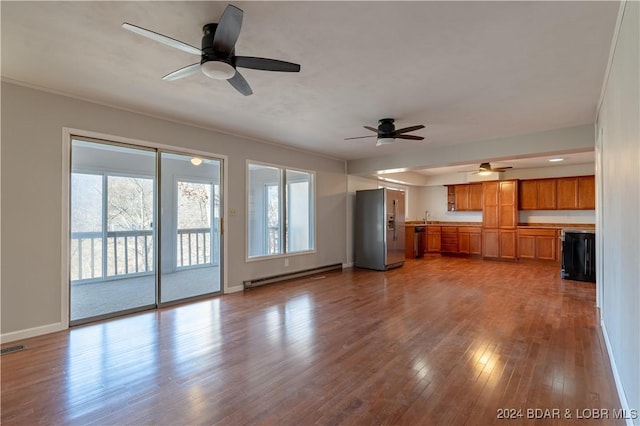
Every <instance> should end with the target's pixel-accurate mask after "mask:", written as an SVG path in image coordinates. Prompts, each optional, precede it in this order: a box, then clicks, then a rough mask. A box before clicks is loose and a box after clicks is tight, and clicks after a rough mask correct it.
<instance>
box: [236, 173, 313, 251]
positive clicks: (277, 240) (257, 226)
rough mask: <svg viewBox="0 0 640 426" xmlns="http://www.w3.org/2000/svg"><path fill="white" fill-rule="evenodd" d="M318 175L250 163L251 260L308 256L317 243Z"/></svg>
mask: <svg viewBox="0 0 640 426" xmlns="http://www.w3.org/2000/svg"><path fill="white" fill-rule="evenodd" d="M313 178H314V173H312V172H306V171H301V170H291V169H285V168H282V167H277V166H272V165H265V164H258V163H249V164H248V167H247V211H248V214H247V229H248V250H247V252H248V256H249V257H250V258H252V257H261V256H274V255H281V254H286V253H298V252H307V251H311V250H313V249H314V248H315V241H314V227H315V225H314V223H315V218H314V210H315V209H314V183H313Z"/></svg>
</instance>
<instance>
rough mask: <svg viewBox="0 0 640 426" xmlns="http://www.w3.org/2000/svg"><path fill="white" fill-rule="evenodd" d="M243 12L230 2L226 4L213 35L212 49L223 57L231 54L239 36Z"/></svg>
mask: <svg viewBox="0 0 640 426" xmlns="http://www.w3.org/2000/svg"><path fill="white" fill-rule="evenodd" d="M243 14H244V12H243V11H242V9H238V8H237V7H235V6H233V5H231V4H230V5H228V6H227V8H226V9H225V10H224V13H223V14H222V17H221V18H220V22H219V23H218V27H217V28H216V33H215V35H214V36H213V50H214V51H216V52H217V53H219V54H221V55H222V56H225V57H227V56H231V53H232V52H233V49H234V48H235V46H236V41H238V37H239V36H240V29H241V28H242V16H243Z"/></svg>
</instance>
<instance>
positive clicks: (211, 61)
mask: <svg viewBox="0 0 640 426" xmlns="http://www.w3.org/2000/svg"><path fill="white" fill-rule="evenodd" d="M217 28H218V24H215V23H212V24H207V25H205V26H204V27H202V48H201V49H202V58H201V60H200V65H201V66H202V72H203V73H204V75H206V76H207V77H210V78H214V79H216V80H228V79H230V78H231V77H233V76H234V75H235V73H236V71H235V66H234V64H233V63H232V62H231V58H232V57H233V50H232V51H231V53H230V55H229V57H227V58H223V57H220V55H219V52H216V51H215V50H213V38H214V36H215V34H216V29H217Z"/></svg>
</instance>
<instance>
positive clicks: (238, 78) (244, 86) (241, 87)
mask: <svg viewBox="0 0 640 426" xmlns="http://www.w3.org/2000/svg"><path fill="white" fill-rule="evenodd" d="M227 81H228V82H229V84H231V85H232V86H233V87H234V88H235V89H236V90H237V91H238V92H240V93H242V94H243V95H245V96H249V95H252V94H253V90H251V86H249V83H247V80H245V79H244V77H243V76H242V74H240V73H239V72H238V71H236V73H235V74H234V76H233V77H231V78H230V79H229V80H227Z"/></svg>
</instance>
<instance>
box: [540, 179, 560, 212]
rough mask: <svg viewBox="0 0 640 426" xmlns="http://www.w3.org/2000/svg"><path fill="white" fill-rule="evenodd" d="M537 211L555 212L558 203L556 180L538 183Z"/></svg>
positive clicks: (543, 180)
mask: <svg viewBox="0 0 640 426" xmlns="http://www.w3.org/2000/svg"><path fill="white" fill-rule="evenodd" d="M536 201H537V203H536V204H537V205H538V207H537V209H538V210H555V209H556V208H557V202H556V179H540V180H538V181H537V200H536Z"/></svg>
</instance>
